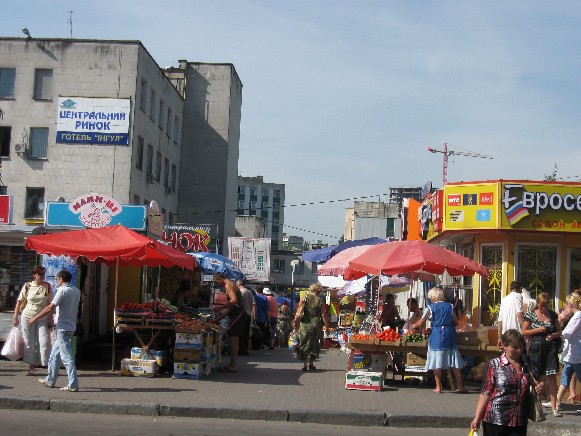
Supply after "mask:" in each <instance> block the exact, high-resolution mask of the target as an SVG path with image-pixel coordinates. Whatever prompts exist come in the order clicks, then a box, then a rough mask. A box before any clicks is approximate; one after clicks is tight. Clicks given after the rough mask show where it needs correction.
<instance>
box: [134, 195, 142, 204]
mask: <svg viewBox="0 0 581 436" xmlns="http://www.w3.org/2000/svg"><path fill="white" fill-rule="evenodd" d="M133 204H141V197H139V195H134V196H133Z"/></svg>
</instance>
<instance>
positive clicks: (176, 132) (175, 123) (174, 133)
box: [173, 115, 180, 144]
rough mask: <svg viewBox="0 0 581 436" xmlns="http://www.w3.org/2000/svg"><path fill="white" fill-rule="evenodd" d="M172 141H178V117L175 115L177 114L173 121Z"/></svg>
mask: <svg viewBox="0 0 581 436" xmlns="http://www.w3.org/2000/svg"><path fill="white" fill-rule="evenodd" d="M173 142H175V143H176V144H178V143H179V142H180V119H179V118H178V117H177V115H176V117H175V120H174V123H173Z"/></svg>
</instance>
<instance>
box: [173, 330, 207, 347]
mask: <svg viewBox="0 0 581 436" xmlns="http://www.w3.org/2000/svg"><path fill="white" fill-rule="evenodd" d="M175 347H176V348H202V334H201V333H184V332H176V343H175Z"/></svg>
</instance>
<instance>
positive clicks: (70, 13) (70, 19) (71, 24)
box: [67, 11, 73, 39]
mask: <svg viewBox="0 0 581 436" xmlns="http://www.w3.org/2000/svg"><path fill="white" fill-rule="evenodd" d="M67 23H69V28H70V30H71V39H73V11H69V19H68V20H67Z"/></svg>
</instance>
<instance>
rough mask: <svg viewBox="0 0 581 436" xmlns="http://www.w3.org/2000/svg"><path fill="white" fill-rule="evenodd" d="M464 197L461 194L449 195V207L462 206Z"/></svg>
mask: <svg viewBox="0 0 581 436" xmlns="http://www.w3.org/2000/svg"><path fill="white" fill-rule="evenodd" d="M461 205H462V197H461V195H460V194H449V195H448V206H461Z"/></svg>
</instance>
